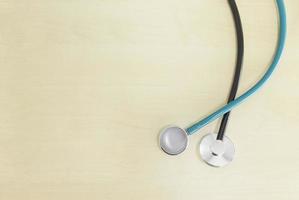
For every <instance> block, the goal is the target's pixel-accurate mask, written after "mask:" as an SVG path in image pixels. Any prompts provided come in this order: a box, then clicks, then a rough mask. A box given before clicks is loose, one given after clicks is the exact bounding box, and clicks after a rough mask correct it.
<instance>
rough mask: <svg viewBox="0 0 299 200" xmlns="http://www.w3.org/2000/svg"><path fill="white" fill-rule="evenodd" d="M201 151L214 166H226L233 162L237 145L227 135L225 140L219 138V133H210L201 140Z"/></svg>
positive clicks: (204, 158) (206, 160)
mask: <svg viewBox="0 0 299 200" xmlns="http://www.w3.org/2000/svg"><path fill="white" fill-rule="evenodd" d="M199 153H200V155H201V158H202V160H204V161H205V162H206V163H207V164H209V165H211V166H213V167H224V166H226V165H227V164H229V163H230V162H232V160H233V158H234V155H235V147H234V144H233V143H232V141H231V140H230V139H229V138H228V137H226V136H224V138H223V140H217V134H208V135H206V136H204V137H203V138H202V140H201V142H200V145H199Z"/></svg>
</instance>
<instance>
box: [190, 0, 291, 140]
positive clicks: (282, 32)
mask: <svg viewBox="0 0 299 200" xmlns="http://www.w3.org/2000/svg"><path fill="white" fill-rule="evenodd" d="M276 3H277V7H278V12H279V21H280V26H279V39H278V45H277V48H276V52H275V56H274V58H273V60H272V63H271V65H270V66H269V68H268V70H267V71H266V73H265V74H264V76H263V77H262V78H261V79H260V80H259V81H258V82H257V83H256V84H255V85H254V86H253V87H251V88H250V89H249V90H248V91H246V92H245V93H243V94H242V95H241V96H239V97H238V98H236V99H235V100H234V101H231V102H230V103H228V104H227V105H225V106H223V107H222V108H220V109H218V110H217V111H215V112H214V113H212V114H210V115H209V116H207V117H206V118H204V119H202V120H200V121H199V122H197V123H195V124H193V125H191V126H190V127H188V128H186V129H185V130H186V132H187V134H188V135H192V134H194V133H195V132H196V131H198V130H199V129H201V128H202V127H204V126H206V125H207V124H209V123H210V122H212V121H214V120H216V119H218V118H219V117H221V116H223V115H224V114H225V113H227V112H230V111H231V110H232V109H234V108H235V107H236V106H238V105H240V104H241V103H243V102H244V101H245V100H246V99H247V98H248V97H250V96H252V95H253V94H254V93H256V92H257V91H258V90H259V89H260V88H261V87H262V86H263V85H264V84H265V83H266V82H267V81H268V80H269V78H270V77H271V75H272V74H273V72H274V70H275V69H276V67H277V64H278V62H279V60H280V58H281V56H282V53H283V49H284V46H285V41H286V34H287V16H286V8H285V5H284V0H276Z"/></svg>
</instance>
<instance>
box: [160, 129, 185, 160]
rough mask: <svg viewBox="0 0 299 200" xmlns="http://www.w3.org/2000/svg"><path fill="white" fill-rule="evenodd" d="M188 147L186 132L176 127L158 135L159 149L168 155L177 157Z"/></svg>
mask: <svg viewBox="0 0 299 200" xmlns="http://www.w3.org/2000/svg"><path fill="white" fill-rule="evenodd" d="M187 146H188V135H187V132H186V131H185V130H184V129H182V128H180V127H176V126H171V127H168V128H165V129H164V130H162V132H161V134H160V147H161V149H162V150H163V151H164V152H165V153H167V154H169V155H178V154H180V153H182V152H183V151H185V149H186V148H187Z"/></svg>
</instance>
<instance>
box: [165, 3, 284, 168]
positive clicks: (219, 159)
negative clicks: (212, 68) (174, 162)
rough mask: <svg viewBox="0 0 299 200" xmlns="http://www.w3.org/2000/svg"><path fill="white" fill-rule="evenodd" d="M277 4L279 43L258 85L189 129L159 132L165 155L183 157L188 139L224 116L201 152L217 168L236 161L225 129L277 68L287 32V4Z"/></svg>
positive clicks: (208, 137) (169, 127)
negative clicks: (233, 112) (236, 110)
mask: <svg viewBox="0 0 299 200" xmlns="http://www.w3.org/2000/svg"><path fill="white" fill-rule="evenodd" d="M229 2H230V5H231V9H232V11H233V13H234V19H235V24H236V27H237V29H238V28H241V30H242V27H241V23H240V16H239V13H238V10H237V8H236V5H235V2H234V1H229ZM276 4H277V7H278V12H279V22H280V26H279V39H278V44H277V48H276V52H275V55H274V57H273V60H272V63H271V65H270V66H269V68H268V69H267V71H266V73H265V74H264V75H263V77H262V78H261V79H260V80H259V81H258V82H257V83H256V84H255V85H253V86H252V87H251V88H250V89H249V90H247V91H246V92H244V93H243V94H242V95H240V96H239V97H238V98H236V99H234V98H231V99H229V103H227V104H226V105H225V106H223V107H222V108H220V109H218V110H216V111H215V112H213V113H211V114H210V115H209V116H207V117H205V118H203V119H202V120H200V121H198V122H196V123H194V124H193V125H191V126H189V127H187V128H180V127H178V126H168V127H166V128H164V129H163V130H162V131H161V133H160V137H159V145H160V147H161V149H162V150H163V151H164V152H165V153H167V154H169V155H178V154H181V153H182V152H184V151H185V150H186V148H187V146H188V143H189V141H188V140H189V139H188V138H189V136H191V135H193V134H195V133H196V132H197V131H199V130H200V129H201V128H203V127H204V126H206V125H207V124H209V123H210V122H212V121H214V120H216V119H218V118H220V117H221V116H224V118H223V119H222V120H224V121H222V122H223V123H222V124H223V126H222V130H220V131H219V133H218V135H217V134H208V135H206V136H204V137H203V138H202V140H201V142H200V145H199V149H198V151H199V154H200V156H201V158H202V160H203V161H205V162H206V163H207V164H209V165H211V166H214V167H222V166H225V165H227V164H229V163H230V162H231V161H232V160H233V158H234V154H235V147H234V144H233V142H232V141H231V140H230V139H229V138H228V137H227V136H225V135H224V130H223V129H225V126H226V122H227V119H228V114H229V112H230V111H231V110H232V109H234V108H235V107H236V106H238V105H239V104H241V103H243V102H244V101H245V100H246V99H247V98H248V97H250V96H251V95H253V94H254V93H256V92H257V91H258V90H259V89H260V88H261V87H262V86H263V85H264V84H265V83H266V82H267V80H268V79H269V78H270V77H271V75H272V74H273V72H274V70H275V68H276V67H277V64H278V62H279V60H280V58H281V55H282V52H283V48H284V45H285V40H286V32H287V21H286V10H285V5H284V1H283V0H276ZM234 11H235V12H234ZM238 20H239V21H238ZM238 23H239V24H238ZM238 26H239V27H238ZM241 37H242V36H241ZM238 39H241V40H242V38H240V36H239V37H238ZM239 41H240V40H239ZM239 47H240V46H239ZM239 49H240V48H239ZM241 49H242V47H241ZM239 52H240V51H239ZM241 54H242V53H241ZM238 60H239V61H240V60H242V56H240V55H238V59H237V67H238ZM241 64H242V61H241ZM235 74H238V72H235ZM233 88H234V87H232V91H233ZM235 92H236V91H235ZM233 99H234V100H233ZM225 115H226V117H225ZM220 129H221V127H220Z"/></svg>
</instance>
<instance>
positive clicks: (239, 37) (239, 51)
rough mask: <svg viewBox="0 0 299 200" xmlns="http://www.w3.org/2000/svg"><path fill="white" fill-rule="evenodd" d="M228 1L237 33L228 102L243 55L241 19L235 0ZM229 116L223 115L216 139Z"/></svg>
mask: <svg viewBox="0 0 299 200" xmlns="http://www.w3.org/2000/svg"><path fill="white" fill-rule="evenodd" d="M228 3H229V6H230V9H231V11H232V14H233V18H234V23H235V28H236V35H237V60H236V68H235V74H234V79H233V83H232V86H231V90H230V94H229V97H228V103H229V102H231V101H233V100H234V99H235V98H236V95H237V91H238V87H239V81H240V76H241V70H242V64H243V57H244V35H243V28H242V21H241V17H240V13H239V10H238V6H237V4H236V2H235V0H228ZM229 116H230V112H228V113H226V114H225V115H223V117H222V121H221V124H220V127H219V131H218V134H217V140H223V138H224V135H225V130H226V127H227V122H228V119H229Z"/></svg>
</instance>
